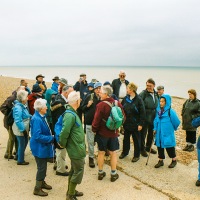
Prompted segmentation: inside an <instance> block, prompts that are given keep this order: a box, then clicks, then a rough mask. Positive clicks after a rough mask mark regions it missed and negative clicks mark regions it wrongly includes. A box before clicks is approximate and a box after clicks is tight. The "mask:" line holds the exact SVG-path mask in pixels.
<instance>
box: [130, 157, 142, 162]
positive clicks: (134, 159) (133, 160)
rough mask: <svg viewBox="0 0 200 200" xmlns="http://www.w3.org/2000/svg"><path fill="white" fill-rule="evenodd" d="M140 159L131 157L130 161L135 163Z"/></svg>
mask: <svg viewBox="0 0 200 200" xmlns="http://www.w3.org/2000/svg"><path fill="white" fill-rule="evenodd" d="M139 159H140V158H139V157H133V159H132V160H131V161H132V162H137V161H138V160H139Z"/></svg>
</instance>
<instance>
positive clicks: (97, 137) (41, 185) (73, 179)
mask: <svg viewBox="0 0 200 200" xmlns="http://www.w3.org/2000/svg"><path fill="white" fill-rule="evenodd" d="M86 77H87V76H86V74H84V73H82V74H80V78H79V80H78V81H77V82H76V83H75V85H70V84H68V81H67V80H66V79H65V78H59V77H58V76H55V77H54V78H53V79H52V80H53V83H52V87H51V88H49V89H47V87H46V84H45V81H44V80H43V79H44V78H45V77H44V76H43V75H42V74H39V75H38V76H36V83H35V84H34V85H33V87H32V91H31V90H30V89H29V88H28V85H27V81H26V80H21V82H20V86H19V87H18V88H17V89H16V91H14V92H13V93H12V95H11V96H10V97H8V98H7V99H6V100H5V102H4V103H3V104H2V105H1V107H0V110H1V112H2V113H3V114H4V126H5V128H6V129H7V130H8V133H9V138H8V143H7V149H6V152H5V155H4V158H6V159H15V160H17V164H18V165H28V164H29V162H28V161H25V155H24V152H25V149H26V146H27V144H28V140H29V139H30V148H31V152H32V154H33V156H34V157H35V161H36V164H37V174H36V185H35V187H34V192H33V193H34V194H35V195H39V196H47V195H48V193H47V192H45V191H44V190H43V189H47V190H50V189H52V187H51V186H50V185H48V184H47V183H46V182H45V177H46V170H47V162H48V161H52V162H54V158H55V159H56V162H55V164H54V169H55V170H56V175H60V176H68V177H69V179H68V180H69V181H68V190H67V194H66V199H69V200H74V199H77V196H82V195H83V193H82V192H79V191H77V190H76V186H77V184H80V183H81V181H82V178H83V172H84V163H85V157H86V146H85V134H86V138H87V148H88V157H89V167H91V168H94V167H95V161H94V157H95V155H94V146H95V143H97V145H98V158H97V163H98V180H102V179H103V178H104V177H105V176H106V172H105V171H104V170H103V165H104V156H105V155H109V156H110V164H111V172H110V180H111V182H114V181H116V180H117V179H118V178H119V175H118V173H117V153H116V150H118V149H119V140H118V137H119V133H123V135H124V138H123V147H122V152H121V155H120V156H119V158H120V159H123V158H125V157H126V156H127V155H128V154H129V151H130V136H131V137H132V139H133V144H134V153H133V158H132V160H131V161H132V162H137V161H139V159H140V155H142V156H144V157H147V156H148V154H147V152H149V153H152V154H157V151H158V158H159V160H158V163H157V164H156V165H155V168H159V167H161V166H163V165H164V161H163V160H164V159H165V154H164V149H166V151H167V153H168V156H169V157H170V158H171V159H172V161H171V163H170V165H169V166H168V167H169V168H174V167H175V166H176V164H177V160H176V151H175V146H176V138H175V133H174V132H175V131H176V130H177V128H178V126H179V124H180V120H179V118H178V116H177V114H176V112H175V110H173V109H172V108H171V97H170V95H168V94H165V93H164V86H158V87H157V91H155V81H154V80H153V79H152V78H150V79H148V80H147V81H146V88H145V89H144V90H143V91H142V92H141V93H140V94H138V93H137V85H136V84H135V83H133V82H130V83H129V81H128V80H126V73H125V71H123V70H121V71H120V72H119V78H117V79H114V80H113V81H112V82H111V83H110V82H108V81H106V82H105V83H104V84H102V83H101V82H99V81H97V80H96V79H93V80H92V81H91V82H90V83H88V82H87V80H86ZM188 94H189V99H187V100H186V102H185V103H184V104H183V109H182V125H183V129H184V130H186V143H187V145H186V146H185V147H184V149H183V150H184V151H188V152H191V151H194V144H195V143H196V131H197V129H196V128H194V127H193V126H192V124H191V122H192V119H194V118H196V117H198V116H200V101H199V100H198V99H197V94H196V91H195V90H194V89H190V90H188ZM116 102H117V106H118V107H120V109H121V111H122V113H123V116H124V117H123V118H124V122H123V126H121V127H120V129H117V130H110V129H109V128H108V127H107V126H106V121H107V119H108V118H109V116H110V111H111V107H112V106H115V105H116ZM10 113H11V116H12V117H13V119H14V121H13V123H12V124H10V123H8V121H9V118H10ZM59 120H61V123H62V126H61V131H60V133H59V134H58V135H56V133H55V128H56V123H57V122H58V121H59ZM29 132H30V135H29ZM154 142H155V145H156V146H157V151H156V150H155V149H153V148H152V145H153V144H154ZM14 144H15V155H13V148H14ZM197 150H198V155H199V156H198V158H199V163H200V139H198V144H197ZM66 152H67V154H68V156H69V158H70V162H71V168H70V171H69V172H68V171H67V168H68V166H67V165H66V163H65V159H66ZM196 185H197V186H200V165H199V176H198V180H197V182H196Z"/></svg>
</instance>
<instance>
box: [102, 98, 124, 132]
mask: <svg viewBox="0 0 200 200" xmlns="http://www.w3.org/2000/svg"><path fill="white" fill-rule="evenodd" d="M102 102H104V103H106V104H108V105H109V106H110V107H111V111H110V115H109V117H108V119H107V121H106V120H104V119H103V121H105V122H106V127H107V128H108V129H110V130H116V129H118V128H119V127H120V126H121V125H122V124H123V120H124V115H123V113H122V109H121V108H120V107H119V106H118V101H116V100H115V103H114V104H111V103H110V102H108V101H102Z"/></svg>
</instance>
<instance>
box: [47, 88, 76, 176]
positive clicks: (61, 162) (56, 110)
mask: <svg viewBox="0 0 200 200" xmlns="http://www.w3.org/2000/svg"><path fill="white" fill-rule="evenodd" d="M73 90H74V89H73V87H72V86H71V85H66V86H64V87H63V89H62V94H58V95H56V97H55V99H54V100H53V101H52V103H51V114H52V123H53V129H54V127H55V124H56V122H57V121H58V118H59V117H60V116H61V115H62V114H63V113H64V112H65V110H66V105H67V104H68V95H69V94H70V92H72V91H73ZM55 147H56V164H55V165H54V169H56V175H58V176H68V175H69V173H68V172H67V171H66V168H68V167H66V165H65V159H66V150H65V149H64V148H63V149H62V148H60V147H59V146H58V145H57V144H55Z"/></svg>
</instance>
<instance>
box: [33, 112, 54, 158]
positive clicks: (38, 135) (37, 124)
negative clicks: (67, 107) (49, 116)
mask: <svg viewBox="0 0 200 200" xmlns="http://www.w3.org/2000/svg"><path fill="white" fill-rule="evenodd" d="M53 140H54V138H53V136H52V134H51V131H50V129H49V126H48V124H47V121H46V119H45V117H42V116H41V115H40V114H39V112H38V111H35V114H34V115H33V117H32V119H31V139H30V148H31V151H32V154H33V155H34V156H36V157H38V158H52V157H53V145H52V142H53Z"/></svg>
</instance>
